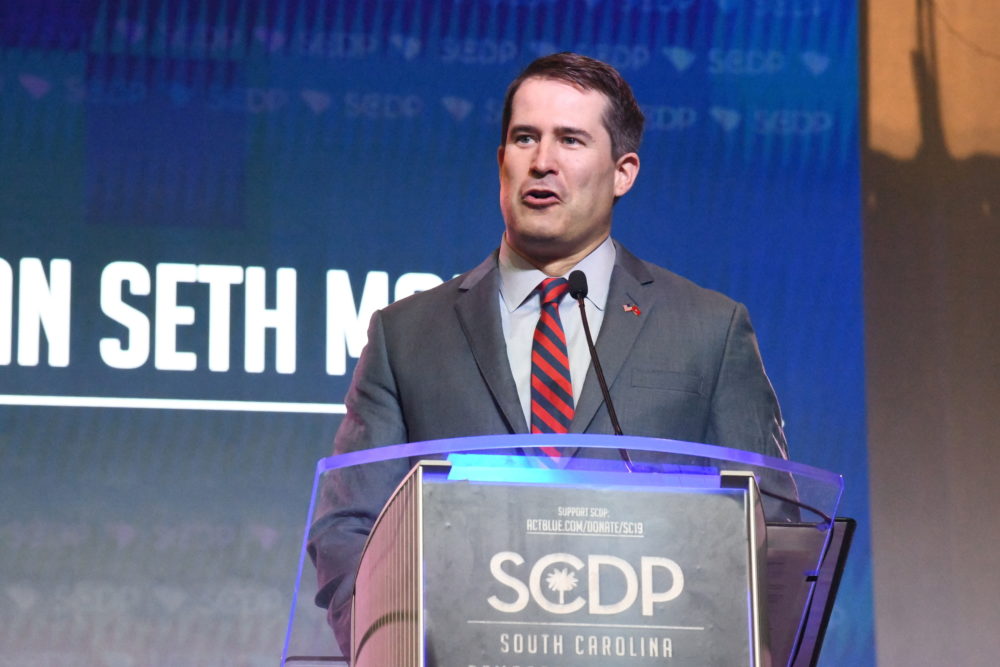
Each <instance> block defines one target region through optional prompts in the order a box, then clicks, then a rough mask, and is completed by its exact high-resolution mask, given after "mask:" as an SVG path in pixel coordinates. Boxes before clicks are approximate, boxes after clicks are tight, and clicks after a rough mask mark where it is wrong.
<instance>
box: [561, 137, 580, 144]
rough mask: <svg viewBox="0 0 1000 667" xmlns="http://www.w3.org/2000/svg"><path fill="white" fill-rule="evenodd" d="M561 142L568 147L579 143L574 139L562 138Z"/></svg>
mask: <svg viewBox="0 0 1000 667" xmlns="http://www.w3.org/2000/svg"><path fill="white" fill-rule="evenodd" d="M562 140H563V143H564V144H569V145H570V146H576V145H577V144H579V143H580V140H579V139H577V138H576V137H563V139H562Z"/></svg>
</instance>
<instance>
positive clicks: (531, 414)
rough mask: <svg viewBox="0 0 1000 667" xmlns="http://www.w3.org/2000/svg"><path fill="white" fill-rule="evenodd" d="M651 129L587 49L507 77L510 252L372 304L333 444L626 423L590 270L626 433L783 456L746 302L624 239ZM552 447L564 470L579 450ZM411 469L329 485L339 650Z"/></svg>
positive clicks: (326, 580)
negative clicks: (572, 291)
mask: <svg viewBox="0 0 1000 667" xmlns="http://www.w3.org/2000/svg"><path fill="white" fill-rule="evenodd" d="M642 127H643V115H642V112H641V111H640V109H639V106H638V104H637V103H636V101H635V98H634V96H633V94H632V90H631V88H630V87H629V85H628V83H626V82H625V80H624V79H622V77H621V75H620V74H619V73H618V72H617V71H616V70H615V69H614V68H612V67H610V66H609V65H606V64H604V63H602V62H599V61H596V60H593V59H591V58H587V57H585V56H581V55H577V54H572V53H560V54H555V55H551V56H546V57H543V58H540V59H538V60H536V61H534V62H532V63H531V64H530V65H528V67H527V68H526V69H525V70H524V71H523V72H522V73H521V74H520V76H518V78H517V79H515V80H514V81H513V82H512V83H511V84H510V86H509V88H508V89H507V94H506V98H505V100H504V111H503V127H502V134H501V141H500V147H499V149H498V150H497V163H498V165H499V171H500V209H501V211H502V213H503V219H504V225H505V229H504V234H503V237H502V239H501V242H500V248H499V249H498V250H496V251H494V252H493V253H492V254H491V255H490V256H489V257H488V258H487V259H486V261H484V262H483V263H482V264H480V265H479V266H478V267H476V268H474V269H472V270H471V271H469V272H467V273H465V274H463V275H461V276H459V277H457V278H455V279H453V280H451V281H449V282H447V283H445V284H443V285H441V286H439V287H437V288H435V289H432V290H429V291H426V292H422V293H419V294H416V295H414V296H412V297H409V298H407V299H403V300H401V301H398V302H396V303H394V304H392V305H390V306H388V307H387V308H385V309H383V310H381V311H379V312H376V313H375V315H374V316H373V317H372V320H371V325H370V327H369V331H368V344H367V346H366V347H365V350H364V352H363V353H362V355H361V358H360V360H359V362H358V365H357V368H356V370H355V373H354V378H353V381H352V384H351V388H350V390H349V391H348V394H347V398H346V401H345V402H346V405H347V415H346V416H345V417H344V420H343V423H342V424H341V426H340V429H339V430H338V432H337V436H336V439H335V442H334V451H335V453H337V454H342V453H345V452H350V451H355V450H359V449H367V448H371V447H380V446H384V445H391V444H399V443H404V442H417V441H423V440H433V439H439V438H455V437H465V436H473V435H485V434H503V433H528V432H536V433H537V432H543V433H552V432H556V433H559V432H572V433H605V434H610V433H613V432H614V431H613V425H612V421H611V419H610V417H609V416H608V412H607V411H606V409H605V407H604V400H603V396H602V391H601V388H600V386H599V383H598V382H597V378H596V374H595V371H594V368H593V366H592V364H591V361H590V355H589V353H588V348H587V341H586V338H585V335H584V331H583V322H582V321H581V317H580V313H579V309H578V308H577V307H575V306H576V304H575V303H574V300H573V298H572V297H571V296H570V295H569V294H568V292H569V286H568V284H567V281H566V277H567V276H569V275H570V274H571V273H572V272H574V271H582V272H583V274H584V275H585V276H586V280H587V283H588V287H589V289H588V292H587V296H586V298H585V307H586V312H587V320H588V321H589V326H590V329H591V331H592V333H593V335H594V336H595V337H596V340H597V352H598V355H599V359H600V365H601V366H602V367H603V370H604V374H605V376H606V379H607V384H608V385H609V388H610V396H611V398H612V402H613V404H614V406H615V408H616V410H617V414H618V421H619V422H620V423H621V427H622V429H623V430H624V432H625V433H627V434H629V435H637V436H651V437H659V438H671V439H676V440H686V441H694V442H705V443H710V444H715V445H722V446H725V447H733V448H741V449H748V450H752V451H756V452H760V453H762V454H767V455H769V456H777V457H785V458H787V452H786V446H785V438H784V433H783V431H782V421H781V414H780V410H779V408H778V402H777V399H776V398H775V395H774V391H773V389H772V388H771V384H770V382H769V381H768V379H767V376H766V375H765V373H764V367H763V364H762V362H761V359H760V354H759V351H758V348H757V342H756V339H755V337H754V333H753V329H752V327H751V326H750V321H749V317H748V315H747V311H746V308H745V307H744V306H743V305H742V304H739V303H736V302H734V301H732V300H731V299H728V298H727V297H725V296H723V295H721V294H718V293H716V292H712V291H709V290H706V289H703V288H701V287H698V286H697V285H695V284H693V283H691V282H690V281H688V280H686V279H684V278H681V277H680V276H678V275H676V274H674V273H671V272H670V271H667V270H666V269H663V268H660V267H657V266H654V265H652V264H649V263H647V262H644V261H642V260H640V259H637V258H636V257H635V256H633V255H632V254H631V253H630V252H629V251H628V250H626V249H625V248H624V247H622V246H621V245H619V244H617V243H615V242H614V241H613V240H612V238H611V221H612V217H613V216H612V212H613V209H614V204H615V201H616V200H617V199H618V198H619V197H622V196H625V195H626V194H627V193H628V191H629V190H630V189H631V188H632V185H633V184H634V183H635V180H636V178H637V177H638V175H639V156H638V154H637V151H638V148H639V143H640V140H641V138H642ZM652 222H653V224H655V223H656V221H652ZM629 224H646V225H650V224H651V222H650V221H631V222H630V223H629ZM547 453H548V454H549V455H550V456H553V457H555V458H558V459H561V460H562V462H563V464H565V462H566V461H567V460H569V459H572V457H573V456H574V455H576V454H579V453H578V452H567V451H555V450H552V451H549V452H547ZM589 454H590V452H588V455H589ZM594 454H595V455H596V456H608V455H609V454H608V450H597V451H596V452H594ZM611 454H614V452H611ZM409 468H410V462H408V461H393V462H386V463H379V464H373V465H369V466H361V467H358V468H349V469H346V470H345V471H342V472H339V473H338V474H330V475H328V479H327V481H326V483H325V485H324V488H323V491H322V496H321V498H320V502H319V506H318V508H317V516H318V517H319V518H318V519H317V521H316V522H315V524H314V525H313V527H312V532H311V536H310V538H311V539H310V543H309V550H310V554H311V556H312V557H313V560H314V562H315V563H316V567H317V574H318V577H319V586H320V592H319V594H318V595H317V600H316V601H317V603H318V604H320V605H321V606H323V607H325V608H327V609H328V612H329V616H328V618H329V620H330V624H331V625H332V626H333V628H334V632H335V634H336V635H337V639H338V641H339V643H340V645H341V647H347V646H349V635H350V606H351V595H352V593H353V587H354V572H355V570H356V568H357V563H358V558H359V556H360V553H361V548H362V546H363V544H364V540H365V538H366V536H367V534H368V532H369V530H370V528H371V525H372V522H373V521H374V520H375V518H376V517H377V515H378V513H379V511H380V510H381V508H382V506H383V504H384V503H385V502H386V501H387V500H388V498H389V495H390V494H391V493H392V491H393V490H394V489H395V487H396V485H397V484H398V483H399V481H400V480H401V479H402V478H403V477H404V476H405V474H406V473H407V472H408V470H409Z"/></svg>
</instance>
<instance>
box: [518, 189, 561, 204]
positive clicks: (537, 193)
mask: <svg viewBox="0 0 1000 667" xmlns="http://www.w3.org/2000/svg"><path fill="white" fill-rule="evenodd" d="M522 199H523V200H524V203H525V204H527V205H528V206H548V205H549V204H555V203H557V202H558V201H559V196H558V195H557V194H556V193H555V192H554V191H552V190H546V189H545V188H532V189H530V190H528V191H527V192H525V193H524V196H523V197H522Z"/></svg>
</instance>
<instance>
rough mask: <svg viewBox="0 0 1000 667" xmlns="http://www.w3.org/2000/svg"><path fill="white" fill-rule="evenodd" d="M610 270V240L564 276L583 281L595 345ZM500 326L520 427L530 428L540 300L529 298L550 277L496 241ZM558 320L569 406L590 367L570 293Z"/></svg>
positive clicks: (612, 260) (577, 309)
mask: <svg viewBox="0 0 1000 667" xmlns="http://www.w3.org/2000/svg"><path fill="white" fill-rule="evenodd" d="M614 266H615V245H614V243H612V241H611V237H610V236H609V237H608V238H606V239H605V240H604V243H602V244H601V245H599V246H597V248H595V249H594V251H593V252H591V253H590V254H589V255H587V256H586V257H584V258H583V259H582V260H580V262H579V263H578V264H577V265H576V266H574V267H573V268H572V269H570V270H569V271H567V272H566V275H565V276H563V277H564V278H565V277H568V276H569V274H570V273H572V272H573V271H575V270H580V271H583V272H584V273H585V274H586V276H587V286H588V288H589V289H588V294H587V298H586V299H585V303H586V309H587V322H588V323H589V324H590V333H591V335H592V336H593V338H594V341H595V343H596V341H597V334H598V333H599V332H600V330H601V324H602V323H603V322H604V309H605V307H606V305H607V301H608V287H609V285H610V283H611V271H612V269H613V268H614ZM499 268H500V295H499V300H500V324H501V326H502V327H503V337H504V340H505V341H506V342H507V359H508V361H509V362H510V372H511V374H512V375H513V376H514V383H515V384H516V385H517V395H518V398H519V399H520V400H521V408H522V409H523V410H524V419H525V422H526V423H528V424H531V343H532V338H533V337H534V335H535V325H536V324H538V315H539V312H540V311H541V299H540V298H539V296H538V294H536V293H534V290H535V288H536V287H538V284H539V283H540V282H542V281H543V280H544V279H545V278H548V277H549V276H547V275H545V274H544V273H543V272H541V271H539V270H538V269H536V268H535V267H534V266H532V265H531V264H529V263H528V262H527V261H526V260H525V259H524V258H522V257H521V256H520V255H518V254H517V253H516V252H514V251H513V250H512V249H511V247H510V246H508V245H507V241H506V239H501V242H500V257H499ZM559 319H560V321H561V322H562V325H563V331H565V333H566V347H567V351H568V352H569V372H570V378H571V381H572V383H573V403H574V405H575V404H576V402H577V401H578V400H579V399H580V392H581V391H582V390H583V380H584V378H586V377H587V369H588V368H589V367H590V352H589V350H588V349H587V337H586V334H585V333H584V331H583V323H582V322H581V320H580V307H579V306H578V305H577V303H576V300H575V299H573V298H572V297H570V295H569V292H567V293H566V295H565V296H564V297H563V299H562V301H561V302H560V303H559Z"/></svg>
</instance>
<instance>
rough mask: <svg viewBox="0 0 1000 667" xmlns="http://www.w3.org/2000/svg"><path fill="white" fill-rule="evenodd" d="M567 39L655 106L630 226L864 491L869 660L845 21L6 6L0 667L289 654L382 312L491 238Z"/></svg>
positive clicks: (657, 12) (848, 583)
mask: <svg viewBox="0 0 1000 667" xmlns="http://www.w3.org/2000/svg"><path fill="white" fill-rule="evenodd" d="M559 50H574V51H579V52H582V53H585V54H587V55H591V56H594V57H597V58H600V59H603V60H605V61H607V62H610V63H611V64H613V65H615V66H616V67H617V68H619V70H620V71H621V72H622V73H623V74H624V75H625V77H626V78H627V79H628V80H629V81H630V82H631V83H632V85H633V87H634V89H635V92H636V95H637V97H638V99H639V101H640V103H641V104H642V106H643V109H644V111H645V114H646V117H647V131H646V135H645V139H644V143H643V146H642V149H641V151H640V154H641V156H642V170H641V174H640V176H639V180H638V183H637V185H636V187H635V188H634V189H633V190H632V192H630V193H629V194H628V195H627V196H626V197H625V198H624V199H623V200H622V201H621V202H619V204H618V205H617V207H616V212H615V228H614V235H615V236H616V238H618V239H619V240H620V241H622V242H623V243H624V244H625V245H626V246H627V247H629V248H630V249H631V250H633V251H634V252H636V253H637V254H639V255H640V256H642V257H643V258H645V259H648V260H650V261H653V262H655V263H658V264H661V265H664V266H666V267H668V268H671V269H673V270H674V271H677V272H678V273H681V274H682V275H685V276H687V277H689V278H691V279H693V280H695V281H696V282H699V283H701V284H702V285H704V286H707V287H711V288H713V289H717V290H720V291H722V292H725V293H727V294H729V295H730V296H732V297H734V298H736V299H738V300H740V301H743V302H744V303H746V304H747V306H748V307H749V310H750V313H751V315H752V317H753V320H754V325H755V328H756V330H757V333H758V336H759V339H760V343H761V347H762V353H763V356H764V360H765V363H766V365H767V369H768V373H769V375H770V377H771V380H772V382H773V384H774V385H775V388H776V390H777V392H778V395H779V398H780V399H781V402H782V407H783V410H784V414H785V418H786V421H787V433H788V437H789V443H790V449H791V453H792V457H793V458H794V459H796V460H798V461H801V462H804V463H808V464H811V465H815V466H819V467H822V468H826V469H830V470H834V471H837V472H840V473H843V474H844V475H845V477H846V480H847V496H846V500H845V504H844V514H846V515H850V516H854V517H855V518H857V519H858V520H859V522H860V525H861V530H860V531H859V535H858V537H857V538H856V541H855V545H854V549H853V552H852V555H851V559H850V564H849V567H848V570H847V572H846V574H845V578H844V581H843V584H842V588H841V593H840V599H839V602H838V604H837V607H836V609H835V612H834V616H833V619H832V623H831V628H830V632H829V635H828V639H827V645H826V648H825V650H824V657H823V660H822V664H825V665H844V664H850V665H866V664H874V645H873V644H874V640H873V628H872V600H871V566H870V553H869V551H870V549H869V538H868V533H867V524H868V521H867V518H868V509H867V506H868V492H867V463H866V459H867V453H866V443H865V402H864V385H863V380H864V367H863V348H862V320H861V318H862V304H861V239H860V229H861V227H860V210H859V154H858V61H857V53H858V31H857V5H856V3H855V2H853V1H849V0H622V1H619V2H604V1H599V0H579V1H573V0H479V1H468V2H463V1H458V0H424V1H417V0H413V1H404V0H395V1H393V0H382V1H378V0H371V1H368V2H362V1H360V0H355V1H351V2H348V1H345V2H333V1H330V2H322V1H320V0H298V1H296V0H268V1H266V2H251V1H249V0H247V1H241V0H83V1H81V2H74V3H57V2H47V1H46V2H38V1H36V0H8V1H7V2H5V3H3V5H2V7H0V502H2V507H3V508H4V511H3V514H2V517H0V571H2V572H3V573H4V576H3V579H2V583H0V645H2V646H3V647H4V649H3V652H2V653H3V655H2V656H0V663H2V664H7V662H10V664H36V665H45V664H88V665H105V664H108V665H110V664H114V665H202V664H204V665H209V664H211V665H216V664H227V665H271V664H274V663H275V661H276V660H277V656H278V655H279V654H280V649H281V642H282V639H283V632H284V624H285V620H286V614H287V610H288V606H289V603H290V599H291V593H292V586H293V583H294V575H295V565H296V562H297V551H298V547H299V540H300V538H301V528H302V521H303V519H304V517H305V512H306V508H307V503H308V496H309V490H310V489H309V486H310V483H311V479H312V474H311V473H312V469H313V465H314V462H315V460H316V459H317V458H319V457H321V456H324V455H327V454H328V453H329V451H330V442H331V439H332V435H333V432H334V431H335V430H336V427H337V424H338V422H339V420H340V415H341V414H342V412H343V405H342V400H343V397H344V394H345V391H346V389H347V386H348V382H349V379H350V374H351V372H352V370H353V368H354V365H355V362H356V359H357V357H358V355H359V354H360V351H361V348H362V347H363V345H364V342H365V332H366V327H367V322H368V318H369V316H370V315H371V313H372V312H373V311H374V310H375V309H377V308H380V307H382V306H385V305H387V304H388V303H390V302H391V301H394V300H396V299H399V298H402V297H404V296H406V295H408V294H411V293H413V292H416V291H420V290H423V289H427V288H428V287H431V286H433V285H435V284H437V283H439V282H441V281H442V280H445V279H448V278H450V277H451V276H453V275H455V274H456V273H459V272H461V271H464V270H466V269H468V268H470V267H472V266H474V265H475V264H477V263H478V262H479V261H481V260H482V258H483V257H485V256H486V255H487V254H488V253H489V252H490V251H491V250H492V249H493V248H494V247H496V245H497V244H498V243H499V239H500V235H501V232H502V220H501V218H500V214H499V208H498V204H497V198H498V179H497V171H496V147H497V144H498V140H499V133H500V113H501V103H502V97H503V93H504V90H505V88H506V85H507V83H508V82H509V81H510V80H511V79H512V78H513V77H514V76H515V75H516V74H517V72H518V71H519V70H520V68H521V67H523V66H524V65H525V64H527V63H528V62H529V61H530V60H532V59H534V58H535V57H537V56H539V55H544V54H547V53H551V52H554V51H559ZM626 430H627V425H626ZM317 613H322V612H320V611H317Z"/></svg>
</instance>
